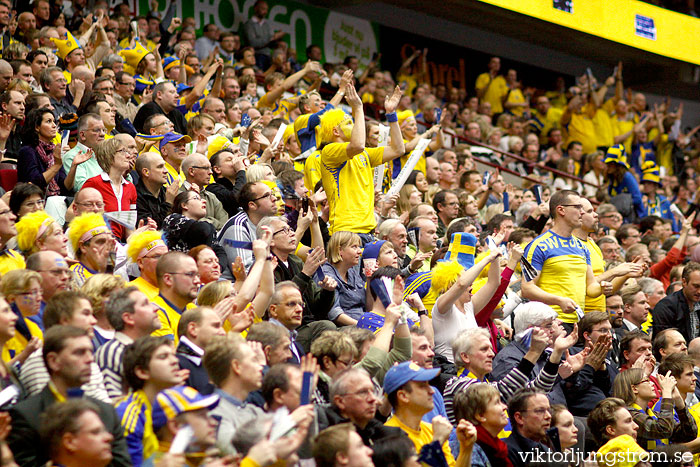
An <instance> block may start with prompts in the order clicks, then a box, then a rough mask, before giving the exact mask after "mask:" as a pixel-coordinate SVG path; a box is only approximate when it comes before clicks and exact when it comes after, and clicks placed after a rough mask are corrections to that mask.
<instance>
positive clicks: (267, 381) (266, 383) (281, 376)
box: [260, 363, 299, 407]
mask: <svg viewBox="0 0 700 467" xmlns="http://www.w3.org/2000/svg"><path fill="white" fill-rule="evenodd" d="M291 368H297V369H298V368H299V367H297V366H296V365H292V364H291V363H277V364H276V365H272V366H271V367H270V369H269V370H268V371H267V373H266V374H265V377H264V378H263V381H262V386H261V387H260V392H261V393H262V396H263V399H265V403H266V404H267V405H268V407H269V406H270V405H271V404H272V402H273V401H274V398H275V389H279V390H281V391H282V392H287V391H288V390H289V374H288V373H287V371H288V370H289V369H291Z"/></svg>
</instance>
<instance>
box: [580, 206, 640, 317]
mask: <svg viewBox="0 0 700 467" xmlns="http://www.w3.org/2000/svg"><path fill="white" fill-rule="evenodd" d="M581 204H582V205H583V210H584V212H583V216H581V227H577V228H575V229H574V231H573V234H574V237H576V238H578V239H579V240H581V242H582V243H583V245H584V246H585V247H586V249H587V250H588V252H589V254H590V257H591V268H592V269H593V275H594V276H595V278H596V280H597V281H598V282H601V283H602V282H603V281H606V282H611V286H610V288H609V289H607V290H605V294H607V295H609V294H611V293H614V292H617V291H618V290H620V288H622V286H623V285H624V284H625V282H626V281H627V279H629V278H631V277H641V275H642V272H643V269H642V266H641V264H637V263H623V264H620V265H618V266H616V267H614V268H611V269H608V270H607V271H606V270H605V259H603V252H602V251H600V248H599V247H598V244H596V242H594V241H593V239H592V238H590V237H589V235H590V234H592V233H595V232H597V231H598V213H596V212H595V209H593V205H592V204H591V202H590V201H588V200H587V199H586V198H581ZM584 311H585V312H586V313H588V312H589V311H606V308H605V295H600V296H598V297H595V298H594V297H586V306H585V307H584Z"/></svg>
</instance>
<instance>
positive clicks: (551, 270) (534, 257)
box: [525, 230, 591, 323]
mask: <svg viewBox="0 0 700 467" xmlns="http://www.w3.org/2000/svg"><path fill="white" fill-rule="evenodd" d="M525 258H527V260H528V261H529V262H530V264H532V266H533V267H534V268H535V269H536V270H538V271H539V272H540V275H539V279H538V281H537V285H538V286H539V288H540V289H542V290H544V291H545V292H548V293H551V294H554V295H557V296H559V297H566V298H570V299H572V300H573V301H575V302H576V303H577V304H578V306H580V307H581V309H584V307H585V306H586V274H587V272H588V267H589V266H590V265H591V255H590V253H589V252H588V249H587V248H586V247H585V246H584V244H583V242H582V241H581V240H579V239H578V238H576V237H569V238H566V237H561V236H559V235H557V234H555V233H554V232H552V231H551V230H548V231H547V232H545V233H543V234H542V235H540V236H539V237H537V238H536V239H534V240H533V241H532V242H530V244H529V245H528V246H527V247H525ZM551 306H552V309H553V310H554V311H556V312H557V313H558V314H559V319H561V320H562V321H563V322H565V323H576V322H578V316H577V314H576V312H572V313H563V312H562V311H561V308H560V307H559V306H556V305H551Z"/></svg>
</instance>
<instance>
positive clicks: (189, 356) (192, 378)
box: [175, 339, 214, 395]
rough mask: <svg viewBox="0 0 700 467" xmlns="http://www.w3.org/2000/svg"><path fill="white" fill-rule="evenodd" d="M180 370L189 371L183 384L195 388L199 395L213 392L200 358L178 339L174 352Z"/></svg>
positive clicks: (212, 386)
mask: <svg viewBox="0 0 700 467" xmlns="http://www.w3.org/2000/svg"><path fill="white" fill-rule="evenodd" d="M175 355H176V356H177V360H178V361H179V362H180V368H182V369H183V370H190V375H189V376H188V377H187V381H186V382H185V384H187V386H190V387H193V388H195V389H196V390H197V391H199V393H200V394H203V395H208V394H211V393H213V392H214V385H213V384H212V383H211V381H209V374H208V373H207V370H206V368H204V366H203V365H202V358H201V357H200V356H199V355H197V353H196V352H195V351H194V350H193V349H192V348H191V347H190V346H189V345H187V344H186V343H185V342H183V341H182V339H180V342H179V343H178V344H177V350H176V351H175Z"/></svg>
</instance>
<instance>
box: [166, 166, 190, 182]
mask: <svg viewBox="0 0 700 467" xmlns="http://www.w3.org/2000/svg"><path fill="white" fill-rule="evenodd" d="M165 170H167V171H168V175H167V177H166V180H167V183H166V186H167V185H170V184H171V183H173V182H174V181H175V179H178V180H180V185H182V182H184V181H185V174H183V173H182V170H180V172H178V171H177V170H175V167H173V166H172V165H170V164H169V163H168V161H165Z"/></svg>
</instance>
